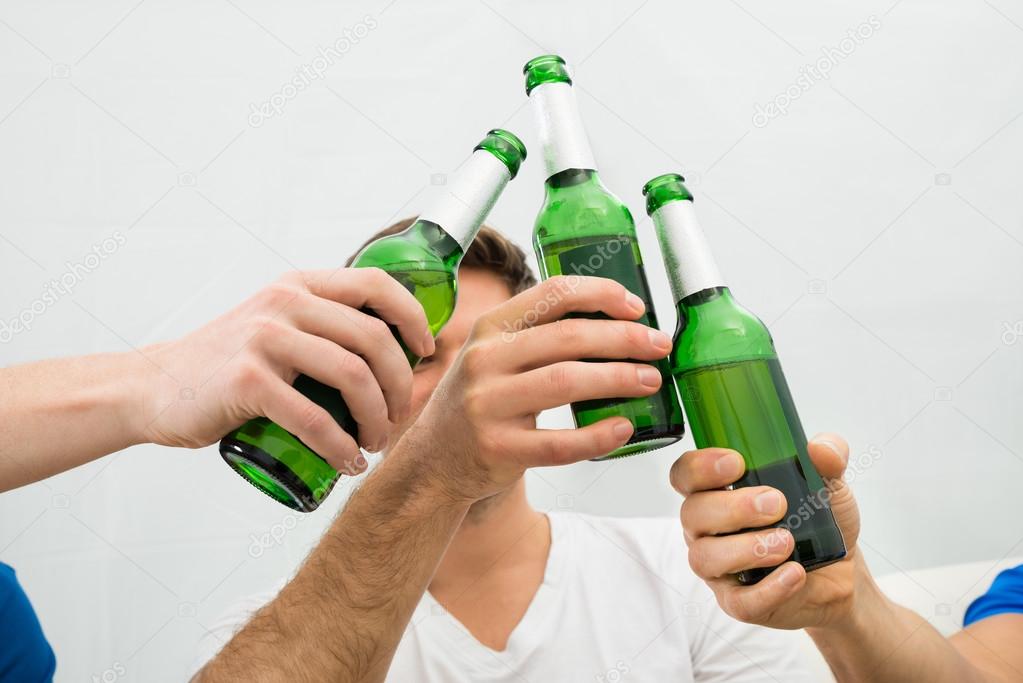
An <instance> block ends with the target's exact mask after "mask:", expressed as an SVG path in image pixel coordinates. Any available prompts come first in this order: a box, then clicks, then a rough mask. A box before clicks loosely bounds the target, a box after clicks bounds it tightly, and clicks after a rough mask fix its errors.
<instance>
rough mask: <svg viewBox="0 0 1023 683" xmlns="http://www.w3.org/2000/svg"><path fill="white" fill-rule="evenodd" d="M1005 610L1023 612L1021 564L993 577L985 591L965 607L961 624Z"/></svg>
mask: <svg viewBox="0 0 1023 683" xmlns="http://www.w3.org/2000/svg"><path fill="white" fill-rule="evenodd" d="M1007 612H1020V613H1023V565H1020V566H1018V567H1015V568H1013V569H1006V570H1005V571H1004V572H1002V573H1001V574H999V575H998V576H996V577H995V580H994V583H992V584H991V588H989V589H988V591H987V593H985V594H984V595H982V596H980V597H979V598H977V599H976V600H974V601H973V602H972V603H971V604H970V606H969V608H967V610H966V616H965V617H964V618H963V626H969V625H970V624H972V623H975V622H978V621H980V620H981V619H984V618H986V617H991V616H994V615H996V614H1005V613H1007Z"/></svg>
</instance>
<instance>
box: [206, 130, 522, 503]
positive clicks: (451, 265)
mask: <svg viewBox="0 0 1023 683" xmlns="http://www.w3.org/2000/svg"><path fill="white" fill-rule="evenodd" d="M474 151H475V153H474V154H473V157H471V158H470V161H469V162H468V163H467V165H466V168H465V169H464V170H463V171H462V172H461V173H460V174H459V176H458V177H456V178H455V179H453V181H452V182H451V183H450V184H449V188H450V191H449V192H448V193H447V194H444V195H442V197H441V198H440V199H439V200H438V201H437V202H435V203H434V205H433V206H432V207H431V208H429V209H428V210H427V211H424V213H423V214H422V215H421V216H420V218H419V219H418V220H417V221H416V222H415V223H414V224H413V225H411V226H410V227H409V228H407V229H406V230H404V231H403V232H401V233H398V234H395V235H390V236H387V237H383V238H381V239H378V240H375V241H374V242H372V243H370V244H369V245H367V246H366V247H365V248H364V249H363V250H362V251H361V252H359V254H358V255H357V256H356V257H355V259H354V261H353V263H352V266H353V267H356V268H367V267H375V268H380V269H382V270H384V271H385V272H387V273H388V274H389V275H391V276H392V277H393V278H395V279H396V280H397V281H398V282H400V283H401V284H402V285H404V286H405V287H406V288H407V289H408V290H409V292H411V293H412V295H413V296H415V298H416V299H417V300H418V301H419V303H420V304H422V306H423V310H424V311H425V312H426V318H427V322H428V325H429V328H430V332H431V333H432V334H433V335H434V336H436V335H437V334H438V333H439V332H440V330H441V328H443V326H444V324H445V323H447V321H448V320H449V319H450V318H451V315H452V314H453V312H454V309H455V303H456V300H457V288H458V279H457V274H458V265H459V263H460V262H461V260H462V257H463V256H464V254H465V249H467V248H468V245H469V244H470V243H471V242H472V239H473V238H474V237H475V235H476V232H477V231H478V230H479V227H480V225H481V224H482V223H483V220H484V219H485V218H486V215H487V213H488V212H489V210H490V208H491V207H492V205H493V203H494V202H495V201H496V199H497V197H498V196H499V195H500V193H501V191H502V190H503V189H504V186H505V184H506V183H507V182H508V181H509V180H511V179H512V178H514V177H515V175H516V174H517V172H518V169H519V166H520V165H521V163H522V161H523V160H524V159H525V157H526V150H525V147H524V146H523V145H522V143H521V142H520V141H519V140H518V138H516V137H515V136H514V135H512V134H511V133H509V132H507V131H503V130H493V131H490V133H489V134H488V135H487V137H486V138H485V139H484V140H483V142H481V143H480V144H479V145H478V146H477V147H476V150H474ZM481 155H482V156H481ZM431 218H433V219H434V220H430V219H431ZM366 312H367V313H370V314H371V315H372V314H374V313H373V311H371V310H367V311H366ZM392 332H393V333H394V335H395V338H396V339H397V340H398V342H399V345H400V346H401V348H402V350H403V352H404V353H405V356H406V358H407V359H408V362H409V364H410V365H411V366H412V367H415V366H416V364H417V363H418V362H419V360H420V359H419V358H418V357H417V356H415V355H414V354H413V353H411V352H410V351H409V350H408V349H407V348H406V347H405V345H404V343H403V342H402V340H401V338H400V336H399V335H398V333H397V331H396V330H394V329H393V328H392ZM294 387H295V388H296V389H297V390H298V391H300V392H301V393H302V394H304V395H305V396H306V397H308V398H309V399H311V400H312V401H313V402H314V403H316V404H318V405H320V406H322V407H323V408H324V409H326V410H327V411H328V412H329V413H330V415H331V416H332V417H333V418H334V420H335V421H336V422H337V423H338V424H339V425H340V426H341V428H342V429H344V430H345V431H346V432H348V433H349V434H351V435H352V436H353V437H354V438H356V439H358V425H357V424H356V422H355V421H354V419H353V418H352V416H351V413H350V412H349V410H348V407H347V405H346V404H345V402H344V398H343V397H342V396H341V393H340V392H339V391H338V390H337V389H335V388H333V387H330V386H327V385H325V384H323V383H321V382H319V381H317V380H315V379H313V378H311V377H308V376H306V375H299V377H298V378H297V379H296V380H295V382H294ZM220 453H221V455H222V456H223V458H224V460H225V461H226V462H227V463H228V464H229V465H230V466H231V468H232V469H234V470H235V472H237V473H238V474H239V475H241V476H242V477H243V478H244V479H246V480H247V481H248V482H249V483H250V484H252V485H253V486H255V487H256V488H257V489H258V490H260V491H262V492H263V493H265V494H266V495H268V496H269V497H271V498H273V499H274V500H276V501H278V502H280V503H282V504H283V505H286V506H288V507H290V508H293V509H295V510H299V511H302V512H310V511H312V510H315V509H316V508H317V507H319V505H320V503H321V502H322V501H323V500H324V499H325V498H326V497H327V495H328V494H329V493H330V492H331V490H332V489H333V488H334V485H335V484H336V483H337V481H338V479H339V478H340V473H339V472H338V471H337V470H335V469H334V468H333V467H332V466H331V465H330V464H328V463H327V462H326V461H325V460H323V458H321V457H320V456H319V455H317V454H316V453H315V452H314V451H313V450H312V449H310V448H309V447H308V446H306V445H305V444H304V443H303V442H302V440H301V439H299V438H298V437H297V436H295V435H294V434H291V433H290V432H288V431H287V430H285V429H283V428H282V427H280V426H279V425H277V424H276V423H274V422H273V421H271V420H269V419H267V418H265V417H260V418H255V419H252V420H249V421H248V422H247V423H245V424H244V425H242V426H241V427H238V428H237V429H235V430H234V431H232V432H231V433H230V434H228V435H227V436H225V437H224V438H223V439H222V440H221V442H220Z"/></svg>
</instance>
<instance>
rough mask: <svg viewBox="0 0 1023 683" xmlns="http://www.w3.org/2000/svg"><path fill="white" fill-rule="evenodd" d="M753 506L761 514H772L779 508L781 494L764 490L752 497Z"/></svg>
mask: <svg viewBox="0 0 1023 683" xmlns="http://www.w3.org/2000/svg"><path fill="white" fill-rule="evenodd" d="M753 507H754V508H756V510H757V512H759V513H760V514H762V515H773V514H774V513H776V512H778V510H780V509H781V494H779V493H778V492H777V491H764V492H763V493H761V494H760V495H758V496H757V497H756V498H754V499H753Z"/></svg>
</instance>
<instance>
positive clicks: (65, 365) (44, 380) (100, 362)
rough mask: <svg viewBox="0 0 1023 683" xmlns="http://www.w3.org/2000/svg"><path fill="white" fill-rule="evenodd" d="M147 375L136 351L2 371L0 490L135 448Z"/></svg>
mask: <svg viewBox="0 0 1023 683" xmlns="http://www.w3.org/2000/svg"><path fill="white" fill-rule="evenodd" d="M151 374H152V369H151V368H150V367H149V366H148V363H147V361H146V359H145V358H143V357H142V355H141V354H139V353H136V352H127V353H108V354H99V355H94V356H84V357H78V358H62V359H57V360H48V361H42V362H39V363H30V364H27V365H19V366H14V367H9V368H4V369H2V370H0V491H5V490H8V489H12V488H15V487H18V486H23V485H25V484H28V483H31V482H33V481H38V480H40V479H44V478H46V477H49V476H51V475H53V474H56V473H58V472H61V471H64V470H67V469H70V468H72V467H76V466H78V465H81V464H83V463H86V462H89V461H90V460H94V459H96V458H98V457H100V456H103V455H106V454H108V453H113V452H115V451H118V450H121V449H123V448H127V447H129V446H132V445H135V444H137V443H140V442H141V441H142V436H141V434H142V432H143V430H144V427H145V425H144V424H141V422H143V421H144V418H143V417H142V416H143V414H144V409H145V406H144V405H143V404H144V398H143V395H144V393H145V392H144V391H143V389H144V385H145V382H146V381H147V378H148V377H149V376H150V375H151Z"/></svg>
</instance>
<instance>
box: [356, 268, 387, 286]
mask: <svg viewBox="0 0 1023 683" xmlns="http://www.w3.org/2000/svg"><path fill="white" fill-rule="evenodd" d="M359 272H360V273H362V274H363V277H365V278H366V280H368V282H369V283H370V284H372V285H374V286H377V287H387V286H389V285H390V284H391V282H392V281H393V280H392V278H391V276H390V275H388V274H387V271H386V270H384V269H382V268H376V267H367V268H359Z"/></svg>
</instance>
